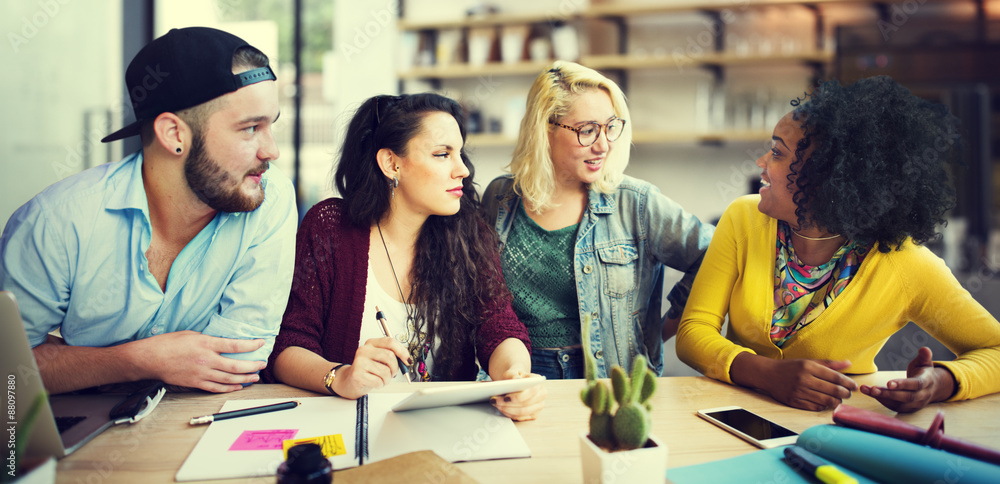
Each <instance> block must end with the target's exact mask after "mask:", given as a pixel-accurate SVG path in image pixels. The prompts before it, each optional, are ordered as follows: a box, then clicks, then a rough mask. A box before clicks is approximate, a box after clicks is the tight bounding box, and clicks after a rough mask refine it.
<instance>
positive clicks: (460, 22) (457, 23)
mask: <svg viewBox="0 0 1000 484" xmlns="http://www.w3.org/2000/svg"><path fill="white" fill-rule="evenodd" d="M872 1H873V0H754V1H753V2H751V4H750V5H749V6H750V7H754V8H756V7H768V6H782V5H807V6H822V5H831V4H852V3H854V4H857V3H872ZM935 1H941V0H935ZM741 5H742V4H740V3H734V2H733V0H701V1H690V0H680V1H671V2H669V3H663V4H656V3H646V4H631V3H630V4H619V3H610V4H596V5H590V6H589V7H587V8H586V9H585V10H583V11H580V12H576V13H569V14H560V13H552V12H545V13H533V14H504V13H498V14H493V15H481V16H474V17H468V18H464V19H451V20H443V21H411V20H405V19H401V20H399V21H398V23H397V25H398V27H399V29H400V30H439V29H449V28H463V27H481V26H490V25H510V24H525V23H545V22H555V21H567V20H573V19H580V18H585V19H600V18H616V17H637V16H642V15H654V14H662V13H679V12H701V11H721V10H726V9H730V10H732V9H736V8H742V7H741Z"/></svg>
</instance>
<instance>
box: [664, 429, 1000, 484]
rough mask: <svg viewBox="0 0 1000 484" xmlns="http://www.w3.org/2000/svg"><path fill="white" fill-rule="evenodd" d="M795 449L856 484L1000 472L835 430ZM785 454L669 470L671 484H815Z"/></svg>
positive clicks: (932, 482)
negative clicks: (816, 458) (827, 465)
mask: <svg viewBox="0 0 1000 484" xmlns="http://www.w3.org/2000/svg"><path fill="white" fill-rule="evenodd" d="M797 444H798V445H799V446H801V447H803V448H804V449H806V450H808V451H810V452H812V453H814V454H816V455H818V456H819V457H821V458H822V459H824V460H826V461H827V462H830V463H831V464H833V465H835V466H837V467H838V468H840V470H842V471H844V472H845V473H846V474H848V475H850V476H852V477H854V478H855V479H857V480H858V483H859V484H865V483H878V482H901V483H907V484H936V483H942V482H948V483H951V482H953V483H962V484H977V483H982V484H997V483H1000V466H996V465H993V464H990V463H988V462H984V461H979V460H975V459H971V458H969V457H964V456H961V455H958V454H952V453H950V452H946V451H943V450H938V449H932V448H930V447H925V446H922V445H918V444H914V443H911V442H907V441H904V440H899V439H896V438H893V437H887V436H884V435H879V434H873V433H870V432H865V431H863V430H855V429H849V428H845V427H840V426H836V425H816V426H814V427H810V428H809V429H807V430H806V431H805V432H802V435H800V436H799V438H798V439H797ZM783 452H784V448H783V447H779V448H777V449H768V450H760V451H757V452H753V453H750V454H746V455H741V456H739V457H733V458H730V459H725V460H724V461H715V462H706V463H704V464H697V465H693V466H686V467H678V468H675V469H669V470H667V478H668V479H670V480H671V481H673V482H674V483H675V484H688V483H691V484H694V483H706V484H716V483H718V484H723V483H758V482H759V483H769V482H780V483H788V484H797V483H799V484H815V483H817V482H819V481H817V480H816V479H814V478H812V477H809V476H806V475H805V474H800V473H799V472H798V471H796V470H794V469H792V467H791V466H789V465H788V464H786V463H785V461H784V460H783V457H784V454H783Z"/></svg>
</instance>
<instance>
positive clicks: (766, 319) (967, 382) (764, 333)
mask: <svg viewBox="0 0 1000 484" xmlns="http://www.w3.org/2000/svg"><path fill="white" fill-rule="evenodd" d="M792 104H793V106H796V107H795V109H794V110H793V111H792V112H790V113H788V114H787V115H785V117H783V118H782V119H781V120H780V121H779V122H778V124H777V125H776V126H775V128H774V133H773V136H772V147H771V150H770V151H769V152H768V153H766V154H765V155H764V156H762V157H760V158H759V159H758V160H757V166H759V167H760V168H761V170H763V171H762V172H761V183H762V187H761V188H760V193H759V195H749V196H745V197H742V198H739V199H737V200H736V201H735V202H733V203H732V204H731V205H730V206H729V208H728V209H726V212H725V214H723V216H722V219H721V220H720V221H719V225H718V227H717V229H716V232H715V236H714V238H713V239H712V243H711V245H710V246H709V248H708V252H707V253H706V254H705V260H704V262H703V263H702V265H701V270H700V271H699V272H698V275H697V277H696V279H695V282H694V287H693V288H692V291H691V296H690V299H689V300H688V304H687V307H686V309H685V311H684V315H683V317H682V321H681V323H680V327H679V329H678V333H677V354H678V356H679V357H680V359H681V360H682V361H684V362H685V363H687V364H688V365H690V366H692V367H693V368H695V369H697V370H698V371H700V372H702V373H704V374H705V375H706V376H709V377H711V378H715V379H717V380H721V381H724V382H728V383H732V384H736V385H741V386H745V387H750V388H753V389H755V390H759V391H762V392H764V393H766V394H768V395H770V396H771V397H773V398H774V399H775V400H777V401H779V402H781V403H784V404H786V405H789V406H792V407H797V408H803V409H807V410H816V411H818V410H823V409H826V408H832V407H835V406H837V405H838V404H840V402H841V400H842V399H845V398H848V397H850V396H851V392H852V391H854V390H860V391H861V393H864V394H865V395H869V396H871V397H873V398H875V399H877V400H878V401H879V402H881V403H882V404H883V405H885V406H886V407H888V408H890V409H892V410H895V411H898V412H912V411H915V410H917V409H920V408H923V407H924V406H926V405H928V404H930V403H933V402H939V401H945V400H964V399H969V398H975V397H978V396H981V395H986V394H990V393H994V392H997V391H1000V323H998V322H997V320H996V318H994V317H992V316H991V315H990V314H989V313H988V312H987V311H986V309H984V308H983V307H982V306H981V305H980V304H979V303H977V302H976V301H975V300H974V299H973V298H972V296H971V295H970V294H969V293H968V291H966V290H965V289H963V288H962V287H961V285H960V284H959V282H958V281H957V280H956V278H955V276H954V275H953V274H952V273H951V270H949V269H948V267H947V266H946V265H945V264H944V261H942V260H941V259H940V258H939V257H937V256H935V255H934V254H933V253H932V252H931V251H930V250H928V249H927V248H926V247H924V246H923V245H921V244H922V243H923V242H925V241H927V240H930V239H931V238H933V237H934V236H935V228H936V226H937V225H938V224H941V223H942V222H944V215H945V213H946V212H947V211H948V210H950V209H951V208H952V207H953V206H954V199H955V193H954V190H952V189H951V188H949V187H948V173H947V171H946V169H945V168H946V166H945V165H946V164H947V163H949V162H950V161H951V160H952V159H953V158H954V156H955V153H956V151H957V147H958V143H957V142H956V141H957V138H958V136H957V134H956V133H957V120H956V119H955V118H954V117H953V116H952V115H950V114H949V113H948V112H947V109H946V108H944V107H943V106H940V105H935V104H932V103H930V102H927V101H925V100H922V99H920V98H918V97H916V96H914V95H913V94H911V93H910V92H909V91H908V90H906V89H905V88H903V87H902V86H900V85H899V84H897V83H896V82H894V81H893V80H892V79H890V78H888V77H884V76H882V77H874V78H869V79H863V80H860V81H858V82H856V83H854V84H851V85H848V86H842V85H840V84H838V83H837V82H836V81H829V82H825V83H823V84H821V85H820V86H819V87H818V88H816V90H815V91H814V92H813V93H812V94H810V95H807V97H806V99H804V100H801V102H800V101H795V102H793V103H792ZM727 315H728V316H729V330H728V332H727V334H726V336H725V337H723V336H722V334H721V328H722V324H723V322H724V321H725V319H726V316H727ZM909 321H914V322H915V323H916V324H917V325H919V326H920V327H921V328H923V329H924V330H926V331H927V332H928V333H929V334H930V335H931V336H933V337H934V338H935V339H937V340H939V341H941V342H942V343H943V344H944V345H945V346H947V347H948V348H949V349H950V350H951V351H953V352H955V354H957V355H958V357H957V358H955V360H953V361H932V355H931V351H930V349H928V348H926V347H925V348H921V349H920V350H919V351H918V353H917V356H916V357H915V358H914V359H913V360H912V361H911V362H910V364H909V366H908V367H907V372H906V378H901V379H894V380H890V381H888V382H887V383H886V385H885V386H867V385H862V386H860V388H859V387H858V385H857V384H856V383H855V382H854V381H853V380H852V379H851V378H849V377H848V376H846V375H845V374H862V373H872V372H875V371H876V370H877V368H876V366H875V363H874V358H875V355H876V354H877V353H878V352H879V350H880V349H881V348H882V346H883V345H884V344H885V342H886V340H888V339H889V337H890V336H891V335H892V334H893V333H895V332H896V331H898V330H899V329H901V328H902V327H903V326H905V325H906V324H907V322H909Z"/></svg>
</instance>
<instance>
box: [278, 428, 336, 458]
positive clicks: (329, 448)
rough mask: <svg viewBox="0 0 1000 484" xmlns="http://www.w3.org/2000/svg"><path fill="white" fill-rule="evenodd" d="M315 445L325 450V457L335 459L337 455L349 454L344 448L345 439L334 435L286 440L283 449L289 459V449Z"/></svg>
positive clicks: (282, 445) (282, 444)
mask: <svg viewBox="0 0 1000 484" xmlns="http://www.w3.org/2000/svg"><path fill="white" fill-rule="evenodd" d="M305 443H313V444H317V445H319V446H320V448H322V449H323V456H325V457H333V456H335V455H344V454H346V453H347V448H346V447H344V438H343V437H342V436H341V435H340V434H334V435H321V436H319V437H308V438H305V439H291V440H285V441H283V442H282V443H281V448H282V450H284V452H285V459H286V460H287V459H288V449H290V448H292V446H293V445H299V444H305Z"/></svg>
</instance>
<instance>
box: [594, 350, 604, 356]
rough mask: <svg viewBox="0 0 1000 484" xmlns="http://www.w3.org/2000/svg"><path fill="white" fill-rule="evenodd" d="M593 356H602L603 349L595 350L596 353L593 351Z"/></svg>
mask: <svg viewBox="0 0 1000 484" xmlns="http://www.w3.org/2000/svg"><path fill="white" fill-rule="evenodd" d="M594 356H595V357H597V358H604V350H597V353H594Z"/></svg>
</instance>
